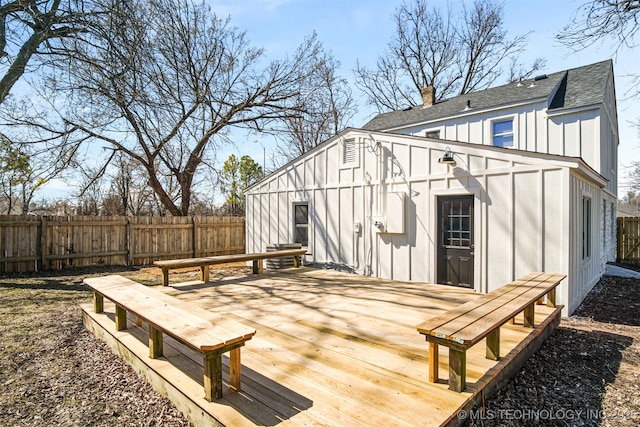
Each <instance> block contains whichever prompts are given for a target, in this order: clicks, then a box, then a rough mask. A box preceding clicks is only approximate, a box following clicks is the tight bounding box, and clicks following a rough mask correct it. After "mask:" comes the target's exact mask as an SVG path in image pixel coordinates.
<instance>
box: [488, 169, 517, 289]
mask: <svg viewBox="0 0 640 427" xmlns="http://www.w3.org/2000/svg"><path fill="white" fill-rule="evenodd" d="M487 196H488V200H487V203H488V204H489V206H488V209H487V231H486V236H487V239H488V242H489V244H488V247H487V257H488V265H487V286H488V291H493V290H495V289H498V288H499V287H501V286H503V285H505V284H507V283H509V282H510V281H511V280H512V277H513V274H512V269H511V267H510V266H511V265H512V264H511V259H512V246H511V230H512V224H511V212H512V208H513V206H512V200H511V176H510V175H508V174H504V175H492V176H488V177H487Z"/></svg>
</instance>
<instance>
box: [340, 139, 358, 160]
mask: <svg viewBox="0 0 640 427" xmlns="http://www.w3.org/2000/svg"><path fill="white" fill-rule="evenodd" d="M355 161H356V140H355V139H347V140H343V141H342V164H343V165H348V164H350V163H355Z"/></svg>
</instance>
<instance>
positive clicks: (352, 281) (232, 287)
mask: <svg viewBox="0 0 640 427" xmlns="http://www.w3.org/2000/svg"><path fill="white" fill-rule="evenodd" d="M157 288H158V289H160V288H161V287H157ZM144 291H145V292H150V293H151V292H155V293H158V291H157V290H156V289H154V288H149V287H146V288H145V289H144ZM161 291H162V292H161V293H162V297H160V296H159V297H158V299H159V300H161V301H162V298H164V297H167V298H173V297H172V296H174V297H177V298H179V300H180V302H181V303H182V305H181V307H183V308H184V309H185V310H187V311H189V312H191V313H193V314H195V315H198V316H200V313H202V312H206V313H208V316H209V317H204V318H206V319H209V318H212V319H222V318H227V317H228V318H230V319H231V320H238V321H239V323H245V322H246V325H247V326H250V327H252V328H255V329H260V334H257V335H256V336H255V337H254V338H253V339H252V342H251V345H250V346H248V347H247V348H246V349H243V353H244V354H243V359H244V360H243V363H242V370H243V372H242V376H243V378H242V389H243V391H242V393H226V391H227V390H228V389H227V388H226V386H225V388H224V391H225V397H224V398H223V399H222V400H220V401H218V402H219V403H218V404H217V405H214V404H209V403H206V404H205V407H206V408H209V406H208V405H212V406H211V407H210V408H212V409H211V410H212V411H213V413H214V414H216V416H217V417H220V418H218V419H219V420H220V422H222V423H223V424H225V425H242V424H243V420H244V422H245V423H250V424H257V425H279V426H283V427H285V426H287V425H301V424H302V425H440V424H442V423H444V422H445V421H446V420H447V419H449V417H450V416H452V415H453V417H454V418H455V414H456V410H457V408H460V407H461V406H463V405H464V404H465V402H467V401H468V399H470V398H473V396H479V395H480V394H481V393H482V390H481V387H484V386H485V385H486V384H487V383H491V381H493V379H494V378H495V376H494V374H493V372H494V371H493V370H492V371H490V372H492V373H491V374H488V371H489V370H490V369H493V368H494V367H497V366H501V365H499V364H502V363H505V362H503V361H501V362H494V361H490V360H487V359H485V356H486V354H485V348H481V346H478V347H477V348H472V349H470V350H469V351H468V352H467V353H466V359H467V360H466V363H467V369H466V376H467V378H466V380H467V381H469V383H470V385H469V387H468V389H467V391H466V392H464V393H461V394H458V393H456V392H453V391H450V390H447V384H445V383H444V381H442V379H441V382H440V383H435V384H434V383H428V361H429V359H428V357H427V355H428V352H427V349H426V347H424V340H423V339H422V338H421V337H420V336H419V335H418V334H416V333H415V329H414V326H415V325H416V324H417V323H419V322H420V319H424V318H428V317H429V316H434V315H436V314H437V313H438V312H439V311H443V310H448V309H450V308H452V307H455V305H456V304H461V303H462V302H464V300H465V299H466V300H468V299H470V298H474V297H475V295H474V294H473V293H471V292H469V291H467V290H461V289H457V288H453V287H447V286H435V285H428V284H416V283H405V282H397V281H385V280H380V279H375V278H361V277H359V276H353V275H344V274H337V273H335V272H331V271H326V270H319V271H313V272H309V271H308V270H307V269H306V268H304V267H303V268H302V269H301V270H299V271H297V272H295V274H293V272H291V273H288V272H278V273H273V274H271V273H270V274H267V275H264V276H251V275H248V276H246V277H244V278H237V279H223V280H219V281H215V283H209V284H201V283H197V282H193V283H192V284H189V285H185V286H183V287H181V286H176V287H175V288H162V289H161ZM363 295H364V296H366V297H363ZM192 307H194V309H192ZM195 307H200V310H196V309H195ZM106 308H107V310H113V308H112V304H111V303H108V304H107V307H106ZM205 308H206V310H204V309H205ZM536 310H538V309H536ZM539 310H540V312H541V313H547V312H550V310H551V309H549V308H547V307H546V306H541V307H539ZM539 317H540V319H538V320H539V321H542V320H543V318H542V315H540V316H539ZM130 318H131V317H130ZM107 326H109V327H110V328H111V329H112V322H111V323H108V324H107ZM134 328H135V327H134V326H133V325H131V328H130V329H134ZM412 331H413V332H412ZM501 332H502V334H501V340H502V346H503V349H502V351H503V354H504V353H506V354H505V358H504V359H503V360H505V361H508V360H509V357H510V356H509V355H510V354H511V353H510V352H511V350H512V349H513V348H514V347H516V345H518V343H519V342H520V340H521V339H522V338H523V337H526V336H528V334H535V333H539V329H538V328H536V329H534V330H529V331H527V330H526V329H525V328H523V327H522V326H513V327H512V326H505V327H504V328H503V330H502V331H501ZM145 333H146V331H143V335H142V336H143V338H144V336H145ZM171 341H173V340H172V339H171V338H170V337H166V336H165V353H166V354H167V355H168V356H167V357H169V358H170V359H171V362H172V363H181V365H180V366H181V367H182V366H183V365H182V363H183V362H174V361H175V360H177V359H175V358H179V357H180V356H179V354H175V355H174V353H173V351H174V350H171V353H170V352H169V350H168V349H167V346H168V345H169V344H168V343H169V342H171ZM420 348H423V350H422V354H421V353H420V351H419V349H420ZM416 349H417V350H416ZM143 350H144V351H145V352H146V351H148V349H146V347H145V348H144V349H143ZM176 351H179V352H188V353H190V354H193V358H195V359H198V362H197V364H196V363H193V365H191V366H192V368H190V371H189V372H190V375H191V376H193V377H195V378H196V379H197V380H198V381H200V380H202V371H201V370H199V369H197V368H195V367H197V366H202V363H203V360H202V358H201V357H199V356H198V355H197V353H195V352H194V351H188V350H186V349H185V348H184V347H183V346H178V348H177V350H176ZM441 353H442V354H440V359H442V363H443V365H442V366H439V368H440V370H444V375H445V376H448V371H447V365H448V350H447V349H446V348H445V349H441ZM181 360H182V361H184V363H185V366H187V364H189V363H190V362H189V361H188V360H185V359H184V358H182V359H181ZM159 361H160V362H161V361H162V359H161V360H159ZM152 362H154V363H155V362H156V361H152ZM222 366H223V369H222V375H223V380H225V381H227V380H229V381H230V377H228V376H227V371H226V367H227V366H229V367H231V361H230V357H229V358H227V357H224V356H223V358H222ZM163 367H165V368H164V369H168V368H171V366H170V365H169V364H165V365H163ZM167 372H168V371H166V370H164V371H162V374H163V375H166V377H167V378H172V377H173V375H168V374H167ZM445 378H446V377H445ZM195 392H196V400H198V399H199V400H200V401H204V399H202V394H203V392H202V388H199V389H196V390H195ZM196 411H199V410H196ZM200 412H205V411H204V410H203V411H200ZM233 417H235V418H233ZM274 417H277V419H276V418H274Z"/></svg>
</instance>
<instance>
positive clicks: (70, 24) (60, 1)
mask: <svg viewBox="0 0 640 427" xmlns="http://www.w3.org/2000/svg"><path fill="white" fill-rule="evenodd" d="M94 6H95V4H94V3H93V2H92V1H91V0H9V1H3V2H2V4H0V104H2V102H3V101H4V100H5V98H6V97H7V95H8V94H9V92H10V91H11V89H12V88H13V86H14V85H15V84H16V82H17V81H18V80H19V79H20V78H21V77H22V76H23V74H24V73H25V72H26V71H27V68H28V66H31V67H32V68H37V67H38V66H40V65H42V64H44V63H47V62H48V61H50V60H51V59H52V58H51V56H52V55H55V56H57V55H61V54H62V55H66V54H68V53H69V52H65V51H63V50H60V49H59V44H58V43H59V42H60V40H63V39H65V38H69V37H76V36H78V35H79V34H81V33H82V32H84V31H85V30H86V25H87V23H88V21H87V19H86V18H87V17H88V16H89V15H92V14H95V13H98V11H97V9H95V8H94ZM36 58H38V59H36Z"/></svg>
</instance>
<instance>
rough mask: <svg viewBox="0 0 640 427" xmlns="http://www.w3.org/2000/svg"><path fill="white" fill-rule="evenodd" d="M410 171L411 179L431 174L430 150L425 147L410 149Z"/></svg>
mask: <svg viewBox="0 0 640 427" xmlns="http://www.w3.org/2000/svg"><path fill="white" fill-rule="evenodd" d="M409 157H410V162H411V163H410V165H411V167H410V169H409V170H408V171H407V173H408V174H409V176H411V177H414V178H415V177H421V176H426V175H428V174H429V169H428V166H429V162H428V159H429V150H428V149H426V148H424V147H416V146H415V145H414V146H412V147H411V148H410V156H409Z"/></svg>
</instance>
